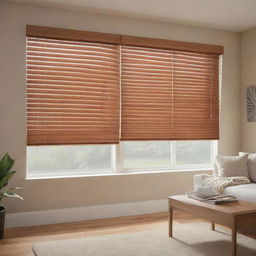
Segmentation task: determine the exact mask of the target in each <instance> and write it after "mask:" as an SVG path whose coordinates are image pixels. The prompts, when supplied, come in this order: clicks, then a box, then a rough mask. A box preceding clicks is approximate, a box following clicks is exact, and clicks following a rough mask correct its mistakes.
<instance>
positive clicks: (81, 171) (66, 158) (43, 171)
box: [27, 145, 115, 178]
mask: <svg viewBox="0 0 256 256" xmlns="http://www.w3.org/2000/svg"><path fill="white" fill-rule="evenodd" d="M112 156H113V154H112V146H111V145H86V146H85V145H68V146H67V145H66V146H63V145H57V146H28V147H27V169H28V171H29V172H28V177H33V178H35V177H61V176H74V175H90V174H97V173H108V172H112V170H113V169H114V166H115V165H114V163H113V161H112Z"/></svg>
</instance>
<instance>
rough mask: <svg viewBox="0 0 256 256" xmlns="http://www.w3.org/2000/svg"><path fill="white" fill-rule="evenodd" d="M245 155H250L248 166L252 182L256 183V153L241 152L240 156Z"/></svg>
mask: <svg viewBox="0 0 256 256" xmlns="http://www.w3.org/2000/svg"><path fill="white" fill-rule="evenodd" d="M245 154H248V162H247V166H248V173H249V177H250V180H251V181H252V182H256V153H245V152H239V155H240V156H242V155H245Z"/></svg>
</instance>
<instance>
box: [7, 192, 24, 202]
mask: <svg viewBox="0 0 256 256" xmlns="http://www.w3.org/2000/svg"><path fill="white" fill-rule="evenodd" d="M3 197H15V198H18V199H21V200H23V197H21V196H20V195H18V194H16V193H14V192H8V191H7V192H4V193H3Z"/></svg>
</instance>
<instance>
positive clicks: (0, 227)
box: [0, 206, 6, 239]
mask: <svg viewBox="0 0 256 256" xmlns="http://www.w3.org/2000/svg"><path fill="white" fill-rule="evenodd" d="M5 213H6V208H5V207H4V206H0V239H3V238H4V220H5Z"/></svg>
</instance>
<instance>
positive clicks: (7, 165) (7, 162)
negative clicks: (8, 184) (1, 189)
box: [0, 153, 15, 179]
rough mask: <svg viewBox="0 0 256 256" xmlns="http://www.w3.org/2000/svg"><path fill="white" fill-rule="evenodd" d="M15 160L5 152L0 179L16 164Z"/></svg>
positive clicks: (0, 166)
mask: <svg viewBox="0 0 256 256" xmlns="http://www.w3.org/2000/svg"><path fill="white" fill-rule="evenodd" d="M14 162H15V161H14V160H13V159H12V158H11V157H10V156H9V155H8V153H5V154H4V156H3V157H2V159H1V161H0V179H2V178H3V177H5V176H6V175H7V173H8V172H9V171H10V170H11V168H12V167H13V165H14Z"/></svg>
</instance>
